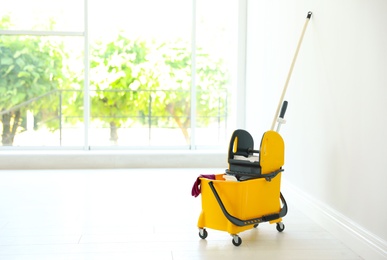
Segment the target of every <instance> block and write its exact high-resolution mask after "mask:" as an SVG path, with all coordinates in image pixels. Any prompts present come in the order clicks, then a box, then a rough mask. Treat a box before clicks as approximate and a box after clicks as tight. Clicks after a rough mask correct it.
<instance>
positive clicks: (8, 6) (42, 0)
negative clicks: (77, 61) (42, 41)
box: [0, 0, 84, 31]
mask: <svg viewBox="0 0 387 260" xmlns="http://www.w3.org/2000/svg"><path fill="white" fill-rule="evenodd" d="M0 17H1V19H6V18H7V17H10V18H11V22H10V23H9V25H8V26H7V27H6V28H3V27H2V26H0V29H10V30H39V31H46V30H47V31H51V30H57V31H83V30H84V26H83V24H84V3H83V1H80V0H33V1H31V0H2V1H1V8H0Z"/></svg>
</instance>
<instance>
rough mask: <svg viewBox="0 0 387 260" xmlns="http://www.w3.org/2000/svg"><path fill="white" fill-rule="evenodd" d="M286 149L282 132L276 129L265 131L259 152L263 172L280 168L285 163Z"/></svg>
mask: <svg viewBox="0 0 387 260" xmlns="http://www.w3.org/2000/svg"><path fill="white" fill-rule="evenodd" d="M284 150H285V145H284V141H283V139H282V137H281V135H280V134H278V133H277V132H275V131H267V132H265V133H264V135H263V137H262V141H261V147H260V153H259V156H260V157H259V164H260V165H261V173H262V174H265V173H270V172H273V171H275V170H278V169H279V168H281V167H282V166H283V165H284V161H285V159H284V153H285V152H284Z"/></svg>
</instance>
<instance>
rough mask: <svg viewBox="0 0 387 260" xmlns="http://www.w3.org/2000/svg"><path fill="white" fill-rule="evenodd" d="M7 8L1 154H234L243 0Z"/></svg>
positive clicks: (0, 82)
mask: <svg viewBox="0 0 387 260" xmlns="http://www.w3.org/2000/svg"><path fill="white" fill-rule="evenodd" d="M3 2H4V3H2V9H1V10H0V52H1V61H0V74H1V78H0V115H1V118H0V120H1V122H0V133H1V137H0V140H1V142H2V149H12V148H16V147H19V148H23V147H38V148H42V147H56V148H77V147H78V148H80V149H99V148H103V149H104V148H109V149H111V148H117V147H124V148H155V147H163V148H185V149H200V148H204V147H218V146H224V145H227V143H228V134H229V132H230V131H231V130H232V129H234V125H235V124H234V123H233V120H232V118H231V113H230V111H231V110H232V109H233V107H235V104H233V102H231V96H232V93H233V91H235V78H236V74H235V73H236V71H237V69H236V64H237V62H236V60H237V39H238V37H237V35H238V34H237V31H238V28H237V27H238V19H237V15H238V12H237V10H238V0H230V1H221V0H206V1H205V0H196V1H195V0H193V1H192V2H191V1H180V0H164V1H159V0H142V1H134V0H127V1H120V0H110V1H87V0H85V2H82V1H79V0H71V1H69V0H57V1H49V0H36V1H33V3H32V2H31V1H28V0H5V1H3ZM20 6H23V8H20ZM27 10H28V12H27Z"/></svg>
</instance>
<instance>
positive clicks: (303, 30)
mask: <svg viewBox="0 0 387 260" xmlns="http://www.w3.org/2000/svg"><path fill="white" fill-rule="evenodd" d="M310 17H312V12H310V11H309V12H308V15H307V16H306V21H305V24H304V28H303V29H302V33H301V37H300V40H299V41H298V45H297V49H296V52H295V53H294V57H293V61H292V64H291V65H290V69H289V73H288V77H287V78H286V82H285V86H284V89H283V91H282V95H281V98H280V101H279V103H278V107H277V111H276V112H275V115H274V119H273V123H272V125H271V130H274V127H275V122H276V121H277V118H278V113H279V111H280V109H281V105H282V102H283V100H284V97H285V93H286V89H287V88H288V84H289V81H290V77H291V75H292V72H293V68H294V64H295V63H296V59H297V55H298V52H299V50H300V47H301V43H302V39H303V38H304V34H305V31H306V27H307V26H308V23H309V20H310Z"/></svg>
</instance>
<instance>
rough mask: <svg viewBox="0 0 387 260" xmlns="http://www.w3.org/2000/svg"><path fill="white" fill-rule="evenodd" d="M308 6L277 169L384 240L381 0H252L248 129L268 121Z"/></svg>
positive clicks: (384, 23) (258, 130)
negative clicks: (282, 157)
mask: <svg viewBox="0 0 387 260" xmlns="http://www.w3.org/2000/svg"><path fill="white" fill-rule="evenodd" d="M308 11H313V16H312V19H311V20H310V22H309V25H308V28H307V30H306V34H305V37H304V41H303V43H302V46H301V50H300V53H299V55H298V59H297V62H296V65H295V68H294V71H293V74H292V78H291V80H290V83H289V86H288V90H287V94H286V97H285V100H288V101H289V107H288V111H287V115H286V119H287V124H285V125H284V126H282V128H281V134H282V136H283V137H284V140H285V145H286V154H285V158H286V160H285V167H284V168H285V173H284V175H283V176H284V178H286V179H287V181H289V182H290V183H292V184H293V185H295V186H296V187H298V188H299V189H301V190H303V191H305V192H306V193H307V194H308V195H310V196H311V197H313V198H315V199H316V200H318V201H321V202H322V203H325V204H326V205H328V206H329V207H331V208H332V209H334V210H336V211H338V212H340V213H341V214H343V215H344V216H346V217H348V218H349V219H350V220H351V221H353V222H354V223H356V224H357V225H359V226H361V227H363V228H364V229H366V230H368V231H369V232H371V233H372V234H374V235H375V236H377V237H379V238H381V239H382V240H384V241H387V221H386V219H387V207H386V200H387V172H386V169H385V164H384V163H385V162H386V161H385V160H387V150H386V149H387V134H386V133H387V112H386V108H387V106H386V103H387V16H386V14H387V1H386V0H341V1H336V0H325V1H317V0H309V1H307V0H290V1H289V0H274V1H259V0H251V1H248V31H247V35H248V38H247V66H246V67H247V97H246V99H247V111H246V121H247V123H246V124H247V125H246V129H247V130H249V131H250V132H251V133H252V134H253V135H254V137H255V139H256V140H260V138H261V135H262V133H263V131H265V130H269V129H270V127H271V122H272V119H273V117H274V113H275V110H276V108H277V105H278V101H279V98H280V94H281V92H282V89H283V86H284V84H285V80H286V76H287V73H288V71H289V68H290V64H291V61H292V59H293V55H294V52H295V50H296V45H297V42H298V39H299V37H300V34H301V31H302V27H303V25H304V23H305V21H306V15H307V12H308ZM257 138H258V139H257ZM290 207H291V205H290Z"/></svg>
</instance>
